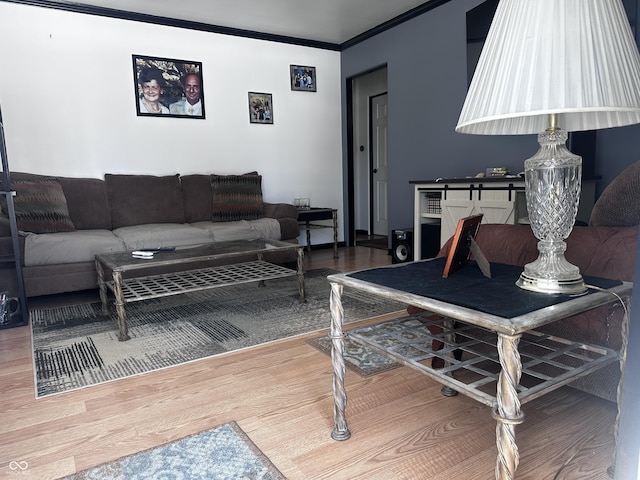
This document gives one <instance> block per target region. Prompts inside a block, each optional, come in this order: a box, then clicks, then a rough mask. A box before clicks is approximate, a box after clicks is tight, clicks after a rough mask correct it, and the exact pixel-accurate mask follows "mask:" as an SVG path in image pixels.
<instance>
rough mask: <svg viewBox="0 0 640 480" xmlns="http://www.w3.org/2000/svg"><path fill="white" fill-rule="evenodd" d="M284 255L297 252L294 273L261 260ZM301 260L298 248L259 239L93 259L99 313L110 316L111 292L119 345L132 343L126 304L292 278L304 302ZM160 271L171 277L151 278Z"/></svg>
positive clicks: (300, 250) (299, 248) (300, 252)
mask: <svg viewBox="0 0 640 480" xmlns="http://www.w3.org/2000/svg"><path fill="white" fill-rule="evenodd" d="M286 251H295V252H297V269H296V270H293V269H291V268H286V267H284V266H280V265H276V264H273V263H270V262H268V261H266V260H265V259H264V255H265V254H266V253H269V254H271V253H276V252H278V253H279V252H286ZM248 256H249V257H251V256H255V260H250V261H246V259H247V257H248ZM303 259H304V250H303V247H302V246H300V245H297V244H293V243H288V242H281V241H278V240H263V239H259V240H248V241H232V242H217V243H209V244H204V245H194V246H187V247H178V248H176V249H175V250H173V251H157V252H156V253H155V254H154V256H153V258H150V259H141V258H135V257H133V256H132V252H118V253H108V254H100V255H96V271H97V273H98V286H99V288H100V300H101V301H102V310H103V312H105V313H108V310H109V305H108V299H107V298H108V297H107V291H108V290H111V291H112V292H113V294H114V296H115V302H114V304H115V307H116V310H117V313H118V330H119V333H118V339H119V340H120V341H121V342H123V341H126V340H128V339H129V338H130V337H129V333H128V330H129V329H128V326H127V316H126V311H125V304H126V303H129V302H137V301H142V300H149V299H152V298H160V297H167V296H171V295H178V294H181V293H188V292H196V291H201V290H209V289H212V288H218V287H227V286H231V285H238V284H241V283H249V282H261V284H262V282H264V281H265V280H272V279H275V278H282V277H290V276H297V277H298V286H299V291H300V301H301V302H304V298H305V293H304V266H303V265H304V264H303ZM234 260H238V261H234ZM220 261H224V265H215V266H207V267H204V268H201V266H202V265H203V264H205V265H206V264H207V263H209V264H213V263H218V264H219V263H220ZM158 269H165V270H167V271H170V272H171V273H161V274H149V273H150V271H153V270H158ZM105 272H111V276H112V280H106V279H105Z"/></svg>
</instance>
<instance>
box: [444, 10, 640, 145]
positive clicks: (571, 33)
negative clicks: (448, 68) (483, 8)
mask: <svg viewBox="0 0 640 480" xmlns="http://www.w3.org/2000/svg"><path fill="white" fill-rule="evenodd" d="M549 114H558V117H557V118H558V122H557V123H558V126H560V127H561V128H562V129H563V130H565V131H569V132H571V131H580V130H596V129H601V128H609V127H618V126H624V125H631V124H635V123H640V55H639V54H638V48H637V45H636V43H635V41H634V39H633V35H632V33H631V27H630V26H629V20H628V19H627V16H626V13H625V11H624V8H623V6H622V3H621V1H620V0H500V3H499V4H498V8H497V10H496V14H495V17H494V19H493V22H492V24H491V28H490V29H489V33H488V36H487V40H486V42H485V46H484V48H483V50H482V53H481V55H480V59H479V61H478V65H477V67H476V70H475V73H474V76H473V80H472V82H471V85H470V87H469V91H468V93H467V98H466V100H465V103H464V106H463V108H462V112H461V114H460V119H459V121H458V125H457V127H456V131H457V132H460V133H472V134H481V135H514V134H531V133H539V132H542V131H544V130H545V129H546V128H548V127H549Z"/></svg>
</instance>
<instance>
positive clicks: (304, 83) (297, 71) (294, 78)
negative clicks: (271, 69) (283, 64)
mask: <svg viewBox="0 0 640 480" xmlns="http://www.w3.org/2000/svg"><path fill="white" fill-rule="evenodd" d="M289 76H290V77H291V90H296V91H299V92H315V91H316V67H303V66H301V65H290V66H289Z"/></svg>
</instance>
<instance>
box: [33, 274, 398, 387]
mask: <svg viewBox="0 0 640 480" xmlns="http://www.w3.org/2000/svg"><path fill="white" fill-rule="evenodd" d="M332 273H335V272H334V271H333V270H329V269H319V270H311V271H309V272H307V273H306V275H305V280H306V282H305V283H306V299H307V301H306V302H305V303H300V302H299V297H298V283H297V281H295V279H291V278H282V279H276V280H270V281H268V282H266V284H265V286H263V287H261V286H259V285H258V283H248V284H242V285H237V286H234V287H228V288H218V289H213V290H209V291H207V292H196V293H193V294H183V295H176V296H173V297H166V298H161V299H154V300H147V301H142V302H134V303H129V304H127V306H126V309H127V322H128V325H129V335H130V336H131V340H128V341H126V342H119V341H118V339H117V328H116V320H115V319H116V313H115V310H114V309H113V307H112V308H111V312H110V314H109V315H103V314H102V309H101V305H100V303H99V302H96V303H90V304H83V305H73V306H64V307H56V308H48V309H40V310H32V311H31V318H30V319H31V322H30V324H31V329H32V343H33V361H34V375H35V380H36V397H44V396H47V395H51V394H57V393H62V392H67V391H70V390H74V389H78V388H82V387H87V386H90V385H95V384H99V383H103V382H107V381H112V380H117V379H120V378H124V377H128V376H132V375H138V374H142V373H146V372H150V371H154V370H158V369H161V368H167V367H171V366H175V365H179V364H182V363H186V362H190V361H195V360H198V359H202V358H206V357H211V356H214V355H219V354H224V353H227V352H231V351H234V350H238V349H242V348H247V347H252V346H255V345H260V344H264V343H267V342H272V341H275V340H279V339H283V338H287V337H292V336H296V335H301V334H305V333H310V332H314V331H317V330H321V329H325V328H328V327H329V325H330V322H331V314H330V310H329V295H330V290H331V289H330V286H329V282H328V281H327V280H326V277H327V275H330V274H332ZM342 303H343V307H344V312H345V321H346V322H347V323H350V322H354V321H358V320H363V319H366V318H370V317H375V316H378V315H383V314H387V313H392V312H396V311H399V310H403V309H404V308H405V305H403V304H400V303H397V302H392V301H388V300H384V299H382V298H379V297H376V296H374V295H371V294H368V293H366V292H360V291H357V290H354V289H345V290H344V292H343V296H342Z"/></svg>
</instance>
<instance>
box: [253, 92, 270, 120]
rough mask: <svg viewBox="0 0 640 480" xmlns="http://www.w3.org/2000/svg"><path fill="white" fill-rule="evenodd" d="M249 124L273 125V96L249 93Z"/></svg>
mask: <svg viewBox="0 0 640 480" xmlns="http://www.w3.org/2000/svg"><path fill="white" fill-rule="evenodd" d="M249 122H250V123H265V124H273V96H272V95H271V94H270V93H256V92H249Z"/></svg>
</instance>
